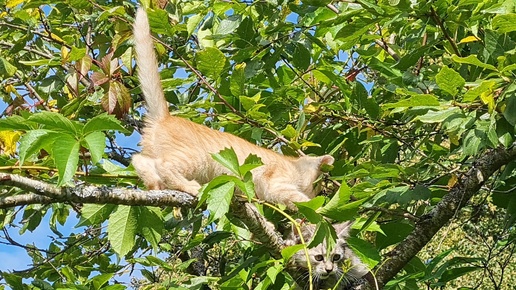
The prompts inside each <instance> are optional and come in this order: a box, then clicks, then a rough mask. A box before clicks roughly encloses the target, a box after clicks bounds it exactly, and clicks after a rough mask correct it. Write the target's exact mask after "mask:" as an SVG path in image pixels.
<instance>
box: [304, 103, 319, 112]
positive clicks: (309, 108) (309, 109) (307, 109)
mask: <svg viewBox="0 0 516 290" xmlns="http://www.w3.org/2000/svg"><path fill="white" fill-rule="evenodd" d="M318 109H319V108H318V107H317V106H314V105H312V104H309V105H308V106H305V108H304V110H303V111H305V113H309V114H310V113H315V112H317V110H318Z"/></svg>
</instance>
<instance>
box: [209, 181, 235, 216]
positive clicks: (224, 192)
mask: <svg viewBox="0 0 516 290" xmlns="http://www.w3.org/2000/svg"><path fill="white" fill-rule="evenodd" d="M234 191H235V183H234V182H231V181H230V182H227V183H224V184H222V185H220V186H218V187H216V188H214V189H212V190H210V192H209V193H208V194H209V196H208V199H207V204H208V206H207V209H208V211H209V212H210V218H209V220H208V223H211V222H213V221H215V220H218V219H220V218H221V217H223V216H224V215H225V214H226V213H227V212H228V210H229V205H230V204H231V199H232V198H233V193H234Z"/></svg>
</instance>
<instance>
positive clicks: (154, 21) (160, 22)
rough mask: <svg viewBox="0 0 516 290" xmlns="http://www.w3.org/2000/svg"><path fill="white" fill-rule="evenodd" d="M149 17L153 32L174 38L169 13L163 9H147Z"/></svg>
mask: <svg viewBox="0 0 516 290" xmlns="http://www.w3.org/2000/svg"><path fill="white" fill-rule="evenodd" d="M147 17H148V18H149V26H150V27H151V30H152V32H154V33H158V34H165V35H169V36H172V35H173V34H174V28H173V27H172V25H170V21H169V19H168V13H167V12H166V11H165V10H161V9H156V10H152V9H147Z"/></svg>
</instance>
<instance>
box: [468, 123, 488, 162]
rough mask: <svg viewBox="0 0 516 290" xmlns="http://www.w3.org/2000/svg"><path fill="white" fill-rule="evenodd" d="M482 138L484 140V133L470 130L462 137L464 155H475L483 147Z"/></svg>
mask: <svg viewBox="0 0 516 290" xmlns="http://www.w3.org/2000/svg"><path fill="white" fill-rule="evenodd" d="M484 138H486V135H485V133H484V131H482V130H479V129H473V130H470V131H469V132H468V133H467V134H466V136H465V137H464V142H463V150H464V155H469V156H472V155H476V154H477V153H478V152H479V151H480V149H481V148H482V147H483V145H484V142H483V140H484Z"/></svg>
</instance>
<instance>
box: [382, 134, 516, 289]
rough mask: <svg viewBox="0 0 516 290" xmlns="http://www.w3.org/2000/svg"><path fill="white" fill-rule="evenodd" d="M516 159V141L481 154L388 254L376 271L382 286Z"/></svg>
mask: <svg viewBox="0 0 516 290" xmlns="http://www.w3.org/2000/svg"><path fill="white" fill-rule="evenodd" d="M513 160H516V143H514V144H513V145H512V146H511V147H509V148H497V149H493V150H489V151H488V152H487V153H486V154H485V155H483V156H481V157H480V158H478V159H477V160H476V161H475V162H474V164H473V166H472V167H471V168H470V169H469V170H468V171H467V172H466V173H464V174H462V176H460V177H459V181H458V182H457V183H456V184H455V185H454V186H453V187H452V188H451V190H450V192H449V193H448V194H446V195H445V196H444V197H443V199H442V200H441V201H440V202H439V203H438V204H437V205H436V206H435V207H434V208H433V209H432V211H430V212H429V213H428V214H426V215H424V216H422V217H421V219H420V220H419V221H418V222H417V223H416V226H415V227H414V230H413V231H412V233H411V234H410V235H409V236H407V237H406V238H405V239H404V240H403V241H402V242H400V243H399V244H398V245H397V246H396V247H395V248H394V249H393V250H392V251H391V252H389V253H388V254H387V255H386V259H385V262H384V263H381V264H380V265H381V266H380V267H379V268H378V269H377V271H376V278H377V279H378V282H379V285H380V288H382V287H383V286H384V285H385V284H386V283H387V282H388V281H389V280H391V279H392V278H393V277H394V276H395V275H396V274H397V273H398V272H399V271H400V270H401V269H402V268H403V267H404V266H405V265H406V264H407V263H408V262H409V261H410V260H411V259H412V258H414V256H415V255H416V254H417V253H418V252H419V251H421V249H422V248H423V247H424V246H425V245H426V244H427V243H428V242H430V240H431V239H432V237H433V236H434V235H435V234H436V233H437V231H438V230H439V229H440V228H442V227H443V226H444V225H445V224H446V223H448V222H449V221H450V220H451V219H452V218H453V217H454V215H455V214H456V213H457V212H458V211H459V210H461V209H462V208H463V207H464V206H465V205H466V204H467V203H468V202H469V200H470V199H471V197H473V195H475V194H476V193H477V192H478V191H479V190H480V188H481V186H482V185H483V184H484V182H485V181H486V180H487V179H489V177H491V176H492V175H493V174H494V173H495V172H496V171H497V170H499V169H500V168H501V167H502V166H504V165H506V164H508V163H509V162H510V161H513Z"/></svg>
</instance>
